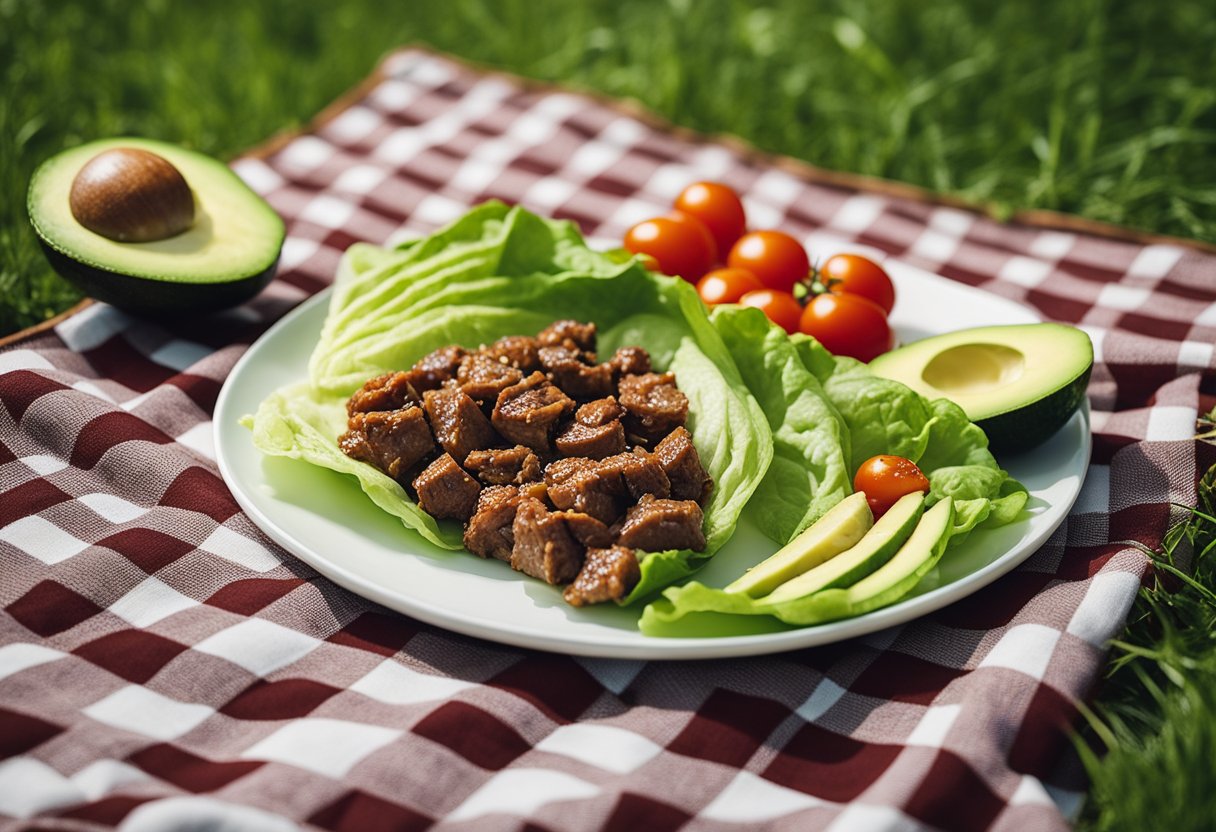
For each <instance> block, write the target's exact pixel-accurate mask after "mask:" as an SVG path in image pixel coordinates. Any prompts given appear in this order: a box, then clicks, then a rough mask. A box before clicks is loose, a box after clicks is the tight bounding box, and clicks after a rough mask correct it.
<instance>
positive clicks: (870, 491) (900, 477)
mask: <svg viewBox="0 0 1216 832" xmlns="http://www.w3.org/2000/svg"><path fill="white" fill-rule="evenodd" d="M853 490H854V491H861V492H864V493H865V495H866V502H867V503H869V504H870V511H871V512H872V513H873V514H874V516H875V517H881V516H882V515H884V514H886V513H887V510H888V509H889V508H891V506H893V505H895V503H896V501H897V500H899V498H900V497H903V496H904V495H905V494H912V493H914V492H916V491H923V492H927V491H928V490H929V479H928V478H927V477H926V476H925V475H924V474H923V473H921V470H920V468H918V467H917V465H916V463H915V462H913V461H912V460H910V459H905V458H904V457H902V456H894V455H891V454H882V455H879V456H872V457H870V458H869V459H867V460H866V461H865V462H863V463H861V467H860V468H858V469H857V474H856V475H855V476H854V477H853Z"/></svg>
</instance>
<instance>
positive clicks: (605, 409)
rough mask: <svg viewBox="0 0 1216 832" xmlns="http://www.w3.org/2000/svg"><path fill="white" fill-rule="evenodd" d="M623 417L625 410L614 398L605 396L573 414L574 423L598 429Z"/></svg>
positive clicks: (588, 403)
mask: <svg viewBox="0 0 1216 832" xmlns="http://www.w3.org/2000/svg"><path fill="white" fill-rule="evenodd" d="M624 415H625V408H623V407H621V405H620V404H619V403H618V402H617V400H616V398H615V397H614V396H606V397H605V398H602V399H596V400H595V401H593V402H587V403H586V404H585V405H582V406H581V407H579V409H578V410H577V411H576V412H575V414H574V421H576V422H578V423H579V424H582V425H587V426H588V427H592V428H598V427H602V426H604V425H606V424H608V423H609V422H611V421H612V420H613V419H619V418H621V417H622V416H624Z"/></svg>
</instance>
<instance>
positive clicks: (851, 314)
mask: <svg viewBox="0 0 1216 832" xmlns="http://www.w3.org/2000/svg"><path fill="white" fill-rule="evenodd" d="M799 329H800V330H801V331H803V332H805V333H806V334H807V335H810V336H812V337H814V338H815V339H816V340H817V341H819V343H821V344H823V345H824V346H825V347H826V348H827V350H828V352H830V353H832V354H833V355H848V356H851V357H853V358H856V359H857V360H858V361H867V362H868V361H872V360H873V359H875V358H877V357H878V356H880V355H882V354H883V353H884V352H886V351H887V350H889V349H891V346H892V335H891V327H890V325H889V324H888V323H887V316H886V314H885V313H884V312H883V311H882V307H881V306H879V305H878V304H876V303H874V302H873V301H869V300H866V299H865V298H863V297H862V296H861V295H835V294H832V293H830V292H829V293H827V294H822V295H816V296H815V297H814V298H812V299H811V302H810V303H808V304H807V305H806V308H805V309H803V310H802V319H801V321H800V322H799Z"/></svg>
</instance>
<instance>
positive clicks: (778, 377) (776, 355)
mask: <svg viewBox="0 0 1216 832" xmlns="http://www.w3.org/2000/svg"><path fill="white" fill-rule="evenodd" d="M710 320H711V321H713V324H714V326H715V327H716V328H717V330H718V334H719V335H721V336H722V340H723V341H724V342H725V343H726V345H727V347H728V348H729V349H730V351H731V356H732V357H733V358H734V360H735V363H736V364H737V365H738V367H739V370H740V372H741V373H742V374H743V378H744V381H745V383H746V384H747V386H748V389H749V390H751V393H752V395H753V396H755V397H756V401H758V402H759V403H760V407H761V408H763V410H764V413H765V415H766V416H767V417H768V422H769V428H770V429H771V430H772V433H773V462H772V465H770V466H769V469H768V473H766V474H765V476H764V479H763V480H762V481H761V483H760V486H759V487H758V488H757V489H756V494H755V496H754V497H753V498H752V500H751V502H749V503H748V504H747V508H746V509H745V511H746V512H747V514H748V515H749V516H750V517H751V519H752V520H753V521H754V522H755V524H756V526H757V528H759V529H760V530H761V531H762V532H763V533H764V534H765V535H767V536H768V537H770V538H772V539H773V540H775V541H777V542H778V543H780V544H784V543H786V542H787V541H788V540H790V538H792V537H793V536H794V535H796V534H798V532H800V531H802V530H803V529H805V528H806V527H807V526H809V525H810V524H811V523H813V522H815V521H816V520H818V519H819V518H820V517H821V516H822V515H823V514H824V512H826V511H827V510H828V509H830V508H831V507H832V506H834V505H836V503H838V502H840V500H842V499H843V498H844V497H846V496H848V495H849V494H850V493H852V491H853V488H852V485H851V481H852V478H851V476H850V473H849V472H850V470H852V469H851V468H850V465H849V446H850V442H851V439H850V436H849V431H848V427H847V425H846V424H845V421H844V419H843V417H842V416H841V414H840V411H839V410H837V408H836V406H835V405H834V404H832V402H831V401H830V400H829V399H828V398H827V396H826V394H825V393H824V389H823V386H822V385H821V384H820V381H819V378H818V377H817V376H816V375H815V373H814V372H812V370H811V369H810V368H809V367H808V365H807V364H804V363H803V360H802V356H801V355H800V353H799V351H798V348H797V347H796V345H795V343H794V342H793V341H792V340H791V339H790V338H789V336H787V335H786V334H785V331H784V330H782V329H781V328H780V327H776V326H773V325H771V324H770V323H769V320H768V318H766V317H765V316H764V313H763V312H761V311H760V310H759V309H752V308H745V307H740V306H735V305H733V304H731V305H724V306H719V307H716V308H715V309H714V311H713V312H712V314H711V315H710ZM808 340H809V339H808ZM811 343H813V344H815V346H818V343H817V342H814V341H812V342H811ZM820 349H822V347H820ZM824 355H826V352H825V353H824ZM812 366H813V364H812ZM831 366H834V364H833V363H832V362H831V360H830V358H829V360H828V362H827V364H821V365H819V368H820V369H821V370H823V369H826V368H827V367H831Z"/></svg>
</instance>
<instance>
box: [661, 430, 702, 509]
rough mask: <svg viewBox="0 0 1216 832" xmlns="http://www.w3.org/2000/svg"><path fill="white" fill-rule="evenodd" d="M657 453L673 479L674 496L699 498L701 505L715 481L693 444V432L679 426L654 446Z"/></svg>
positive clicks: (687, 498)
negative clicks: (706, 471) (707, 471)
mask: <svg viewBox="0 0 1216 832" xmlns="http://www.w3.org/2000/svg"><path fill="white" fill-rule="evenodd" d="M654 455H655V457H656V458H657V459H658V461H659V464H660V465H662V466H663V472H664V473H666V474H667V479H668V480H669V481H670V482H671V496H672V497H673V498H674V499H677V500H696V501H697V502H698V503H700V504H701V505H704V504H705V500H706V499H707V498H708V497H709V492H710V489H712V488H713V484H714V483H713V480H711V479H710V477H709V474H707V473H705V468H704V467H703V466H702V465H701V457H700V456H698V455H697V449H696V446H695V445H693V444H692V434H690V433H689V432H688V430H687V429H686V428H684V427H678V428H676V429H675V430H673V431H672V432H671V433H669V434H667V437H666V438H665V439H663V441H662V442H660V443H659V444H657V445H655V446H654Z"/></svg>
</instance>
